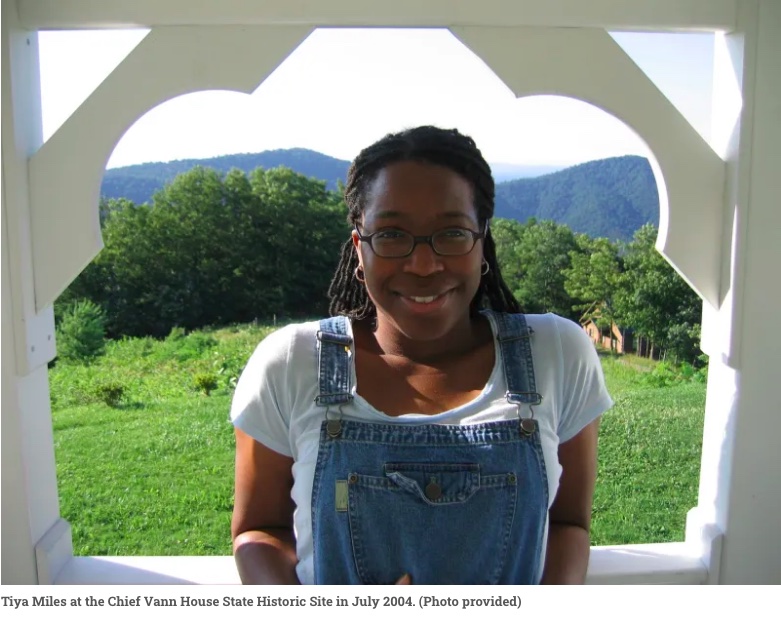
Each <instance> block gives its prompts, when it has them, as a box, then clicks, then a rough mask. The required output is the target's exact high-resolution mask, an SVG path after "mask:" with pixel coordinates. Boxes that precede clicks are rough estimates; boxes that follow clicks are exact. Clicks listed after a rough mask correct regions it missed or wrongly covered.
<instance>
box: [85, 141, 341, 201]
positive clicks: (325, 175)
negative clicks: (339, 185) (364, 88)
mask: <svg viewBox="0 0 781 628" xmlns="http://www.w3.org/2000/svg"><path fill="white" fill-rule="evenodd" d="M195 166H201V167H203V168H213V169H215V170H217V171H219V172H228V170H230V169H231V168H238V169H239V170H243V171H244V172H251V171H252V170H255V169H256V168H265V169H269V168H276V167H277V166H287V167H288V168H290V169H291V170H294V171H295V172H298V173H300V174H303V175H305V176H307V177H314V178H315V179H321V180H322V181H325V182H326V183H327V185H328V189H329V190H335V189H336V182H337V180H340V179H341V181H344V180H345V179H346V178H347V168H349V166H350V162H349V161H344V160H341V159H335V158H334V157H329V156H328V155H323V154H322V153H318V152H316V151H313V150H308V149H306V148H290V149H280V150H268V151H264V152H262V153H242V154H238V155H223V156H222V157H210V158H207V159H180V160H178V161H169V162H165V163H162V162H154V163H147V164H140V165H137V166H123V167H122V168H112V169H111V170H107V171H106V174H105V175H104V176H103V183H102V185H101V187H100V194H101V196H106V197H108V198H127V199H130V200H131V201H133V202H134V203H146V202H148V201H150V200H151V199H152V194H154V193H155V191H157V190H159V189H160V188H162V187H164V186H165V185H166V184H167V183H169V182H170V181H172V180H173V179H174V178H175V177H176V175H178V174H182V173H183V172H187V171H188V170H192V169H193V168H194V167H195Z"/></svg>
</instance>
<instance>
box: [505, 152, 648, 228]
mask: <svg viewBox="0 0 781 628" xmlns="http://www.w3.org/2000/svg"><path fill="white" fill-rule="evenodd" d="M496 215H497V216H498V217H500V218H513V219H515V220H518V221H519V222H526V221H527V220H528V219H529V218H537V219H538V220H552V221H554V222H557V223H559V224H563V225H567V226H568V227H569V228H570V229H572V230H573V231H574V232H576V233H585V234H587V235H590V236H591V237H593V238H597V237H601V238H608V239H610V240H624V241H627V240H630V239H631V238H632V234H633V233H634V232H635V231H637V230H638V229H639V228H640V227H642V226H643V225H644V224H646V223H651V224H653V225H654V226H658V225H659V195H658V193H657V190H656V182H655V180H654V176H653V173H652V171H651V166H650V165H649V164H648V160H647V159H645V158H644V157H637V156H631V155H630V156H625V157H611V158H610V159H600V160H599V161H589V162H587V163H584V164H580V165H578V166H573V167H572V168H567V169H566V170H561V171H559V172H555V173H553V174H549V175H545V176H542V177H535V178H533V179H518V180H516V181H508V182H507V183H500V184H499V185H497V186H496Z"/></svg>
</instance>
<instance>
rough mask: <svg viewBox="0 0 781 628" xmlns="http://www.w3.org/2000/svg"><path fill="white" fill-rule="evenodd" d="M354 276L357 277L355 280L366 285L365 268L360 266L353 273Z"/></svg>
mask: <svg viewBox="0 0 781 628" xmlns="http://www.w3.org/2000/svg"><path fill="white" fill-rule="evenodd" d="M353 275H355V278H356V279H357V280H358V281H360V282H361V283H366V275H365V274H364V272H363V268H361V267H360V266H358V267H357V268H356V269H355V271H354V272H353Z"/></svg>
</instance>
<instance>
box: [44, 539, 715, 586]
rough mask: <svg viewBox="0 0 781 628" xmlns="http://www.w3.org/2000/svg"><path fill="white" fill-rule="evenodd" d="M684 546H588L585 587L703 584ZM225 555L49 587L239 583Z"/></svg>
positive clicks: (124, 560)
mask: <svg viewBox="0 0 781 628" xmlns="http://www.w3.org/2000/svg"><path fill="white" fill-rule="evenodd" d="M689 550H690V547H689V546H688V545H687V544H686V543H654V544H649V545H615V546H609V547H592V548H591V560H590V562H589V570H588V578H587V583H588V584H704V583H705V582H706V581H707V577H708V572H707V569H706V567H705V564H704V563H703V562H702V560H701V559H700V558H699V556H696V555H695V554H694V553H693V552H691V551H689ZM239 583H240V581H239V575H238V573H237V572H236V566H235V563H234V561H233V557H231V556H121V557H98V556H84V557H79V556H75V557H72V558H71V559H70V560H68V562H67V563H66V564H65V566H64V567H63V568H62V570H61V571H60V573H59V575H58V576H57V577H56V578H55V584H77V585H94V584H115V585H116V584H134V585H139V584H208V585H213V584H239Z"/></svg>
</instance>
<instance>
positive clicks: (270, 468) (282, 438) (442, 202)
mask: <svg viewBox="0 0 781 628" xmlns="http://www.w3.org/2000/svg"><path fill="white" fill-rule="evenodd" d="M345 200H346V202H347V205H348V208H349V220H350V222H351V224H352V226H353V229H354V230H353V233H352V237H351V238H350V239H349V240H348V241H346V242H345V244H344V245H343V247H342V257H341V260H340V264H339V268H338V269H337V272H336V275H335V277H334V280H333V282H332V285H331V290H330V295H331V297H332V300H331V308H330V309H331V314H332V316H333V318H330V319H326V320H322V321H319V322H316V323H305V324H300V325H291V326H288V327H285V328H283V329H282V330H280V331H278V332H276V333H274V334H272V335H270V336H269V337H268V338H267V339H266V340H264V341H263V342H262V343H261V344H260V345H259V346H258V348H257V350H256V351H255V353H254V354H253V356H252V358H251V359H250V361H249V363H248V365H247V367H246V369H245V370H244V372H243V374H242V377H241V380H240V382H239V384H238V387H237V389H236V394H235V397H234V401H233V407H232V418H233V422H234V425H235V426H236V442H237V455H236V492H235V506H234V513H233V525H232V529H233V538H234V553H235V556H236V561H237V564H238V567H239V572H240V574H241V577H242V580H243V581H244V582H247V583H256V584H261V583H277V584H279V583H291V584H292V583H299V582H300V583H304V584H310V583H320V584H346V583H353V584H361V583H362V584H388V583H394V582H395V583H397V584H408V583H410V582H411V583H413V584H497V583H513V584H533V583H538V582H545V583H568V582H573V583H578V582H583V581H584V579H585V574H586V569H587V563H588V553H589V526H590V514H591V503H592V495H593V490H594V482H595V477H596V434H597V424H598V421H597V419H598V417H599V416H600V415H601V414H602V413H603V412H604V411H605V410H607V409H608V408H610V406H611V405H612V402H611V400H610V397H609V395H608V393H607V391H606V390H605V386H604V380H603V376H602V371H601V369H600V366H599V361H598V359H597V356H596V353H595V351H594V348H593V346H592V345H591V341H590V340H589V339H588V337H587V336H586V335H585V334H584V333H583V332H582V331H581V330H580V328H579V327H577V326H576V325H575V324H573V323H571V322H568V321H566V320H564V319H561V318H559V317H556V316H554V315H524V314H521V313H520V307H519V305H518V303H517V301H516V300H515V299H514V298H513V296H512V294H511V293H510V291H509V290H508V289H507V287H506V285H505V283H504V281H503V279H502V276H501V272H500V270H499V268H498V264H497V261H496V256H495V252H494V243H493V239H492V237H491V231H490V227H489V220H490V218H491V217H492V216H493V211H494V183H493V179H492V178H491V172H490V168H489V167H488V165H487V164H486V162H485V160H484V159H483V157H482V155H481V153H480V151H479V150H478V149H477V147H476V146H475V144H474V142H473V141H472V140H471V138H469V137H466V136H464V135H462V134H460V133H458V132H457V131H455V130H452V131H448V130H442V129H438V128H435V127H419V128H415V129H411V130H408V131H404V132H402V133H399V134H395V135H388V136H386V137H385V138H383V139H382V140H380V141H379V142H377V143H376V144H374V145H372V146H370V147H368V148H367V149H365V150H363V151H362V152H361V153H360V154H359V155H358V157H357V158H356V160H355V161H354V162H353V164H352V166H351V168H350V172H349V174H348V181H347V185H346V188H345ZM291 497H292V499H291Z"/></svg>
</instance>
